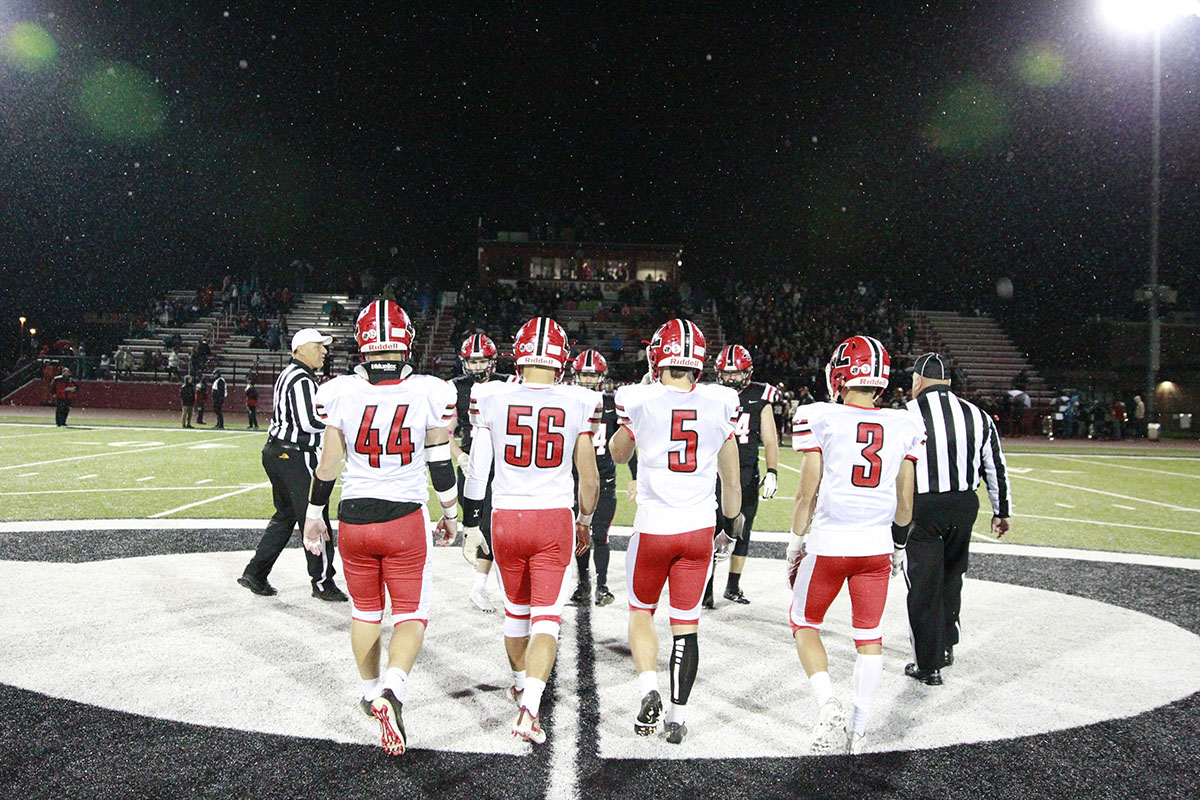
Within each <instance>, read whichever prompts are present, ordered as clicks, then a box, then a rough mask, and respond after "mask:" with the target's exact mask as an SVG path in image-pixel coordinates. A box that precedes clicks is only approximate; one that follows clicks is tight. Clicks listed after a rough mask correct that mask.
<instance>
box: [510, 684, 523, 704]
mask: <svg viewBox="0 0 1200 800" xmlns="http://www.w3.org/2000/svg"><path fill="white" fill-rule="evenodd" d="M524 696H525V690H524V689H518V688H517V687H516V684H513V685H512V686H510V687H508V699H509V700H512V701H513V703H514V704H515V705H516V706H517V708H520V707H521V698H522V697H524Z"/></svg>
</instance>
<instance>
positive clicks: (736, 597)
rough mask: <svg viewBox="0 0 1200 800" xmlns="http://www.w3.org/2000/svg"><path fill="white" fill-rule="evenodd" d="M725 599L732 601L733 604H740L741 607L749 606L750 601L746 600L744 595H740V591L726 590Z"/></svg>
mask: <svg viewBox="0 0 1200 800" xmlns="http://www.w3.org/2000/svg"><path fill="white" fill-rule="evenodd" d="M725 599H726V600H732V601H733V602H735V603H740V604H741V605H749V603H750V601H749V600H747V599H746V595H744V594H742V590H741V589H735V590H734V591H732V592H731V591H729V590H728V589H726V590H725Z"/></svg>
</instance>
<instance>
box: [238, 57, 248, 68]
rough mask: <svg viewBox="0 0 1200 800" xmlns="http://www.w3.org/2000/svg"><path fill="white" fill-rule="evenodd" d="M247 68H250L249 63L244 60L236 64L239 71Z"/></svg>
mask: <svg viewBox="0 0 1200 800" xmlns="http://www.w3.org/2000/svg"><path fill="white" fill-rule="evenodd" d="M249 67H250V62H249V61H247V60H246V59H244V58H243V59H242V60H241V61H239V62H238V68H239V69H248V68H249Z"/></svg>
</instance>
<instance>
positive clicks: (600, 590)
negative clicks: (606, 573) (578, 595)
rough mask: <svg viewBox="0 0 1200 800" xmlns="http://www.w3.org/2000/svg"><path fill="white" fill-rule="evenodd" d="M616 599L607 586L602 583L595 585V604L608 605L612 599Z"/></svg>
mask: <svg viewBox="0 0 1200 800" xmlns="http://www.w3.org/2000/svg"><path fill="white" fill-rule="evenodd" d="M616 599H617V598H615V597H613V593H612V592H610V591H609V590H608V587H607V586H605V585H604V584H601V585H599V586H597V587H596V605H598V606H601V607H603V606H606V605H609V604H610V603H612V601H613V600H616Z"/></svg>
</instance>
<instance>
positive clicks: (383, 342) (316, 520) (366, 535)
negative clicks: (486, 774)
mask: <svg viewBox="0 0 1200 800" xmlns="http://www.w3.org/2000/svg"><path fill="white" fill-rule="evenodd" d="M355 338H356V339H357V340H358V346H359V350H360V351H361V352H362V353H363V355H364V356H365V357H366V363H365V364H364V365H362V366H360V367H359V368H358V369H359V370H361V372H358V373H357V374H353V375H343V376H341V377H338V378H334V379H333V380H331V381H329V382H328V383H325V384H323V385H322V386H321V387H320V389H318V390H317V411H318V413H319V414H320V415H321V417H322V419H323V420H324V422H325V427H326V435H325V447H324V450H322V452H321V460H320V462H319V463H318V465H317V469H316V473H315V474H314V476H313V486H312V495H311V499H310V501H309V506H308V514H307V519H306V521H305V523H304V546H305V547H306V548H307V549H308V550H309V551H311V552H313V553H317V554H319V553H320V552H321V550H322V548H323V547H324V544H325V541H326V540H328V539H329V531H328V529H327V528H326V527H325V521H324V519H322V511H323V510H324V508H325V507H326V505H328V503H329V496H330V494H331V492H332V491H333V484H334V481H335V480H336V479H337V476H338V473H339V472H341V475H342V499H341V503H340V504H339V506H338V515H337V516H338V520H339V529H338V541H339V545H340V548H341V551H342V567H343V569H344V570H345V573H346V588H347V589H348V590H349V592H350V601H351V614H352V619H351V622H350V647H351V649H352V650H353V651H354V660H355V661H356V662H357V663H358V674H359V677H360V678H362V683H363V698H362V700H360V701H359V704H360V706H361V707H362V709H363V711H364V712H365V713H367V714H368V715H370V716H373V717H375V719H376V720H378V722H379V727H380V732H381V742H382V745H383V749H384V750H385V751H387V752H388V753H389V754H391V755H397V756H398V755H401V754H402V753H404V750H405V748H406V747H407V736H406V734H405V731H404V721H403V718H402V717H401V709H402V706H403V703H404V698H405V688H406V686H407V683H408V674H409V672H411V671H412V667H413V663H414V662H415V661H416V658H417V654H418V653H420V652H421V645H422V644H423V642H424V640H425V627H426V625H428V624H429V593H430V590H431V586H430V577H431V572H432V565H433V552H432V544H433V542H432V536H431V533H430V527H431V526H430V522H429V515H428V513H427V512H426V511H425V504H426V502H427V501H428V499H429V488H428V483H427V481H428V480H429V479H428V478H427V477H426V466H428V474H429V477H430V478H432V480H433V486H434V489H435V490H436V491H437V494H438V499H439V500H440V501H441V505H442V517H441V520H440V521H439V522H438V525H437V528H438V531H439V533H440V541H439V544H450V543H451V542H452V541H453V540H454V537H455V535H456V534H457V532H458V531H457V523H456V521H455V520H456V518H457V515H458V506H457V503H458V491H457V488H456V486H455V481H454V468H453V467H452V466H451V463H450V445H449V441H450V431H449V429H448V426H449V425H451V424H453V420H454V400H455V393H454V389H453V387H451V386H450V384H448V383H446V382H445V381H443V380H441V379H439V378H435V377H433V376H432V375H415V374H413V371H412V366H411V365H409V363H408V356H409V353H411V352H412V343H413V331H412V323H411V322H410V321H409V318H408V314H406V313H405V312H404V309H402V308H400V306H398V305H396V304H395V303H393V302H392V301H390V300H377V301H375V302H372V303H370V304H368V305H366V306H364V307H363V309H362V311H360V312H359V315H358V323H357V331H356V334H355ZM343 454H345V457H346V464H345V468H344V469H343V467H342V456H343ZM385 586H386V588H387V593H388V594H389V595H390V596H391V599H392V625H393V626H394V629H393V631H392V637H391V641H390V642H389V643H388V668H387V672H386V673H385V674H384V676H383V678H382V679H381V678H380V676H379V657H380V632H379V626H380V623H381V622H382V620H383V607H384V587H385Z"/></svg>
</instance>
